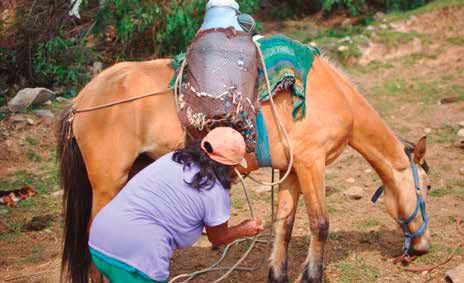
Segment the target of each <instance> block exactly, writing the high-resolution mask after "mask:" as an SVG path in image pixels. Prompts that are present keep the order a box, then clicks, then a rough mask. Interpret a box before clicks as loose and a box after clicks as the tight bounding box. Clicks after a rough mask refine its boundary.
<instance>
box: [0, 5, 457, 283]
mask: <svg viewBox="0 0 464 283" xmlns="http://www.w3.org/2000/svg"><path fill="white" fill-rule="evenodd" d="M389 21H390V20H389ZM387 24H388V27H389V31H392V32H397V33H398V34H408V35H409V34H413V35H414V36H413V38H412V39H411V40H409V41H407V42H405V43H403V42H402V43H400V44H398V45H393V46H391V45H389V44H387V43H386V42H385V41H383V40H382V38H376V37H375V36H373V37H372V40H371V41H370V43H369V44H367V45H366V46H365V47H363V49H362V52H361V54H362V56H361V57H360V58H357V62H358V63H354V64H351V65H350V66H348V67H347V68H346V73H347V74H348V75H349V77H350V78H351V79H352V80H353V81H354V83H356V85H357V86H358V88H359V89H360V90H361V91H362V92H363V93H364V94H365V95H366V97H367V99H368V100H369V101H370V102H371V103H372V104H373V105H374V107H375V108H376V109H377V110H378V111H379V112H380V113H381V115H382V117H383V118H384V119H385V120H386V121H387V123H388V124H389V125H390V126H391V127H392V128H393V129H394V130H395V131H396V132H397V133H398V134H399V135H401V136H403V137H405V138H407V139H409V140H411V141H414V142H416V141H417V140H418V139H419V138H420V137H421V136H423V135H425V134H426V135H427V143H428V148H427V162H428V163H429V165H430V168H431V172H430V175H429V177H430V180H431V183H432V186H433V187H432V190H431V193H430V195H429V197H428V201H427V212H428V214H429V217H430V222H429V229H430V232H431V249H430V253H429V254H427V255H425V256H422V257H419V258H418V259H417V260H415V261H414V262H413V264H412V265H413V266H422V265H430V264H433V263H437V262H438V261H440V260H442V259H443V258H445V257H446V256H447V255H448V254H449V253H450V252H451V251H452V250H453V248H454V247H455V246H456V245H457V244H458V243H460V242H462V241H464V239H463V238H462V237H460V236H458V234H457V233H456V217H457V216H462V217H464V149H463V148H459V147H457V146H456V145H455V144H456V143H457V142H459V139H460V138H459V137H458V135H457V132H458V130H459V129H460V127H464V125H462V126H459V123H460V122H461V121H464V80H463V78H464V6H463V5H456V6H453V5H451V6H448V7H445V8H439V9H431V10H430V11H427V12H424V13H414V12H413V13H410V15H409V17H406V18H404V19H399V20H394V21H393V20H392V22H387ZM449 97H453V98H456V99H451V101H453V100H454V102H452V103H440V101H442V99H443V98H449ZM309 103H311V102H310V101H309ZM63 104H64V102H60V103H58V102H54V103H53V104H52V105H49V106H47V107H48V108H50V109H51V110H52V111H53V112H54V113H56V115H58V112H59V111H60V109H62V107H63ZM27 118H29V119H32V121H28V120H27ZM55 120H56V119H55ZM55 120H54V119H51V118H38V117H37V116H36V115H34V114H32V113H25V114H21V116H20V117H19V118H18V116H15V117H13V116H10V117H7V118H5V119H3V120H0V190H8V189H13V188H17V187H18V186H20V185H21V184H24V183H29V184H32V185H33V186H35V188H36V190H37V191H38V194H37V195H36V196H34V197H33V198H32V199H29V200H25V201H23V202H21V203H20V204H19V205H18V206H17V207H14V208H11V209H8V208H6V207H4V206H1V207H0V282H59V279H58V273H59V261H60V255H61V245H62V225H63V224H62V213H61V203H60V197H61V195H60V191H59V188H58V185H57V178H56V165H55V164H54V160H55V158H56V157H55V153H54V136H53V131H54V130H53V129H54V123H55ZM270 173H271V171H270V170H269V169H262V170H260V171H258V172H257V173H254V174H255V175H256V176H258V177H259V178H261V179H263V180H269V178H270ZM325 180H326V188H327V203H328V207H329V213H330V235H329V241H328V244H327V249H326V252H325V273H324V275H325V279H324V280H325V281H326V282H445V272H446V271H447V270H449V269H451V268H453V267H456V266H457V265H459V264H461V263H463V262H464V249H462V248H461V249H458V251H457V254H456V256H455V257H454V258H453V259H452V260H451V261H450V262H449V263H447V264H446V265H444V266H442V267H439V268H437V269H435V270H433V271H431V272H422V273H408V272H406V271H404V270H402V267H401V266H399V265H397V264H394V263H392V258H393V257H395V256H398V255H399V254H400V253H401V248H402V244H403V233H402V231H401V230H400V228H399V226H398V225H397V224H396V223H395V221H394V220H393V219H391V218H390V217H389V215H388V214H387V213H386V210H385V206H384V204H383V198H380V199H379V201H378V202H377V204H375V205H374V204H372V203H371V202H370V197H371V195H372V194H373V193H374V191H375V190H376V189H377V187H378V186H379V185H381V181H380V179H379V177H378V176H377V175H376V174H375V172H374V171H373V170H372V169H371V168H370V166H369V164H368V163H367V162H366V161H365V160H364V159H363V158H362V157H361V156H360V155H359V154H358V153H356V152H355V151H353V150H351V149H348V150H346V151H345V152H344V153H343V154H342V156H340V157H339V158H338V159H337V160H336V161H335V162H334V163H333V164H331V165H329V166H328V168H327V171H326V178H325ZM353 186H357V187H361V188H363V193H362V194H361V198H360V199H357V200H355V199H352V198H349V197H347V196H346V195H344V192H345V191H346V190H348V189H350V188H351V187H353ZM247 187H248V189H249V192H250V197H251V199H252V203H253V207H254V210H255V214H256V215H258V216H259V217H261V218H262V219H264V220H266V222H267V223H268V224H269V223H270V220H269V219H270V214H271V201H270V200H271V195H270V192H268V191H263V187H261V186H257V185H255V184H253V183H251V182H250V181H247ZM44 215H45V216H49V217H48V218H49V219H51V221H45V222H47V223H44V226H45V228H43V229H40V230H39V231H31V230H30V229H28V228H27V226H26V224H28V223H30V222H31V221H33V217H34V216H44ZM247 218H249V211H248V207H247V203H246V200H245V197H244V195H243V193H242V191H241V188H240V186H235V187H234V188H233V189H232V219H231V222H232V224H234V223H238V222H240V221H242V220H244V219H247ZM309 242H310V231H309V225H308V218H307V215H306V209H305V206H304V204H303V202H302V199H300V203H299V208H298V211H297V216H296V220H295V226H294V229H293V236H292V240H291V242H290V247H289V260H288V262H289V265H288V271H289V279H290V281H293V280H294V279H295V278H296V277H297V276H298V275H299V273H300V272H301V271H302V263H303V262H304V260H305V258H306V255H307V250H308V247H309ZM249 244H250V242H244V243H242V244H239V245H236V246H233V247H232V248H231V249H230V251H229V253H228V255H227V257H226V259H225V260H224V263H223V264H222V265H221V266H225V267H228V266H231V265H233V264H234V263H235V262H236V261H237V260H238V259H239V258H240V257H241V255H242V254H243V253H244V251H245V250H246V248H247V247H248V246H249ZM270 250H271V245H268V244H265V243H258V244H257V245H256V247H255V249H254V250H253V252H252V253H251V254H250V256H249V257H248V258H247V259H246V260H245V261H244V263H243V264H242V265H243V266H247V267H252V266H257V267H258V269H257V270H256V271H254V272H240V271H237V272H234V273H232V274H231V276H229V277H228V278H227V279H226V280H225V282H265V281H266V280H267V273H268V261H267V259H268V257H269V255H270ZM221 252H222V249H220V250H212V249H211V245H210V244H209V242H208V241H207V239H206V237H205V236H202V238H201V239H200V240H199V241H198V242H197V243H196V244H195V245H194V246H193V247H192V248H189V249H185V250H182V251H178V252H176V253H175V255H174V257H173V258H172V261H171V278H173V277H174V276H176V275H179V274H183V273H190V272H193V271H196V270H199V269H202V268H205V267H207V266H209V265H211V264H212V263H214V262H215V261H216V260H218V259H219V257H220V255H221ZM221 274H222V272H210V273H207V274H204V275H200V276H198V277H196V278H195V279H194V280H192V282H212V281H214V279H216V278H218V277H219V276H220V275H221Z"/></svg>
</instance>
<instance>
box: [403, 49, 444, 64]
mask: <svg viewBox="0 0 464 283" xmlns="http://www.w3.org/2000/svg"><path fill="white" fill-rule="evenodd" d="M437 57H438V54H436V53H433V54H431V53H426V52H414V53H411V54H408V55H406V56H404V57H402V59H403V60H404V62H405V63H406V64H408V65H415V64H417V62H418V61H420V60H422V59H436V58H437Z"/></svg>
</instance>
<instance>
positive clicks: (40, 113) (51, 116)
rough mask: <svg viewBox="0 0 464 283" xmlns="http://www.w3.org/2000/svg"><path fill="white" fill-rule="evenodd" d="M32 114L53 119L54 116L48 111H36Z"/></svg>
mask: <svg viewBox="0 0 464 283" xmlns="http://www.w3.org/2000/svg"><path fill="white" fill-rule="evenodd" d="M32 112H33V113H34V114H35V115H37V116H41V117H48V118H55V115H54V114H53V113H52V111H50V110H46V109H38V110H33V111H32Z"/></svg>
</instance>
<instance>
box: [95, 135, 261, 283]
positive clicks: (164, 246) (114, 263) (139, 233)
mask: <svg viewBox="0 0 464 283" xmlns="http://www.w3.org/2000/svg"><path fill="white" fill-rule="evenodd" d="M244 154H245V142H244V140H243V137H242V135H241V134H240V133H238V132H237V131H235V130H233V129H232V128H227V127H218V128H215V129H213V130H212V131H211V132H209V134H208V135H207V136H206V137H204V138H203V140H197V141H195V142H193V143H192V144H190V145H188V146H186V147H185V148H184V149H180V150H177V151H174V152H171V153H168V154H166V155H164V156H163V157H161V158H160V159H158V160H157V161H155V162H154V163H152V164H150V165H149V166H147V167H146V168H144V169H143V170H142V171H140V172H139V173H138V174H137V175H135V176H134V177H133V178H132V179H131V180H130V181H129V182H128V183H127V185H126V186H125V187H124V188H123V189H122V190H121V192H120V193H119V194H118V195H117V196H116V197H115V198H114V199H113V200H112V201H111V202H110V203H108V204H107V205H106V206H105V207H103V208H102V209H101V210H100V212H99V213H98V214H97V216H96V217H95V219H94V221H93V223H92V226H91V229H90V238H89V246H90V253H91V255H92V261H93V262H94V264H95V266H96V268H97V269H98V270H99V271H100V272H101V273H102V274H103V275H104V276H105V277H107V278H108V279H109V280H110V281H111V282H112V283H119V282H125V283H127V282H166V281H167V279H168V277H169V261H170V258H171V256H172V253H173V251H174V250H176V249H182V248H186V247H190V246H192V245H193V244H194V243H195V242H196V241H197V240H198V238H199V237H200V236H201V234H202V231H203V228H206V233H207V235H208V239H209V240H210V241H211V242H212V243H213V244H214V245H216V246H217V245H222V244H227V243H230V242H232V241H234V240H235V239H238V238H241V237H247V236H254V235H256V234H258V233H259V232H261V231H263V230H264V228H263V225H262V223H261V220H260V219H253V220H246V221H244V222H242V223H241V224H239V225H236V226H232V227H229V226H228V220H229V216H230V194H229V189H230V187H231V183H232V178H233V168H234V166H236V165H238V164H240V165H242V166H246V164H244V163H243V162H244V159H243V156H244Z"/></svg>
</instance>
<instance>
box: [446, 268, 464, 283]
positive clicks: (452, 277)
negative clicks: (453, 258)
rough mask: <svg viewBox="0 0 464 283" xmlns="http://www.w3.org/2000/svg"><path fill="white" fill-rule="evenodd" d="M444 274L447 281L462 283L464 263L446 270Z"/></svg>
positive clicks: (463, 282)
mask: <svg viewBox="0 0 464 283" xmlns="http://www.w3.org/2000/svg"><path fill="white" fill-rule="evenodd" d="M445 276H446V280H447V282H452V283H464V263H461V264H460V265H458V266H456V267H455V268H453V269H451V270H448V271H446V273H445Z"/></svg>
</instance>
